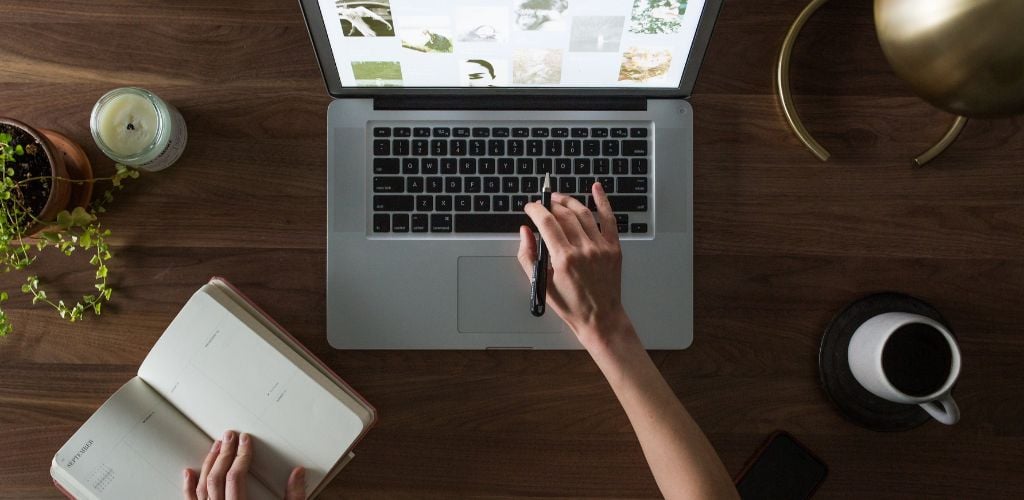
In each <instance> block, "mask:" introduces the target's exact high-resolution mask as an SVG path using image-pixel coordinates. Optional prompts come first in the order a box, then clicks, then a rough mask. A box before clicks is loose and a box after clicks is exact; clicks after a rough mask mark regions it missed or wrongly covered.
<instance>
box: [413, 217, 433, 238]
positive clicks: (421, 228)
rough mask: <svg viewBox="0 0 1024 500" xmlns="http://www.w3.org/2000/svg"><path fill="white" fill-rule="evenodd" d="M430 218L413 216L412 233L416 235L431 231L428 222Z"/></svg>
mask: <svg viewBox="0 0 1024 500" xmlns="http://www.w3.org/2000/svg"><path fill="white" fill-rule="evenodd" d="M429 220H430V218H429V217H428V216H427V214H412V232H414V233H425V232H427V230H429V229H430V226H429V225H428V224H429V223H428V221H429Z"/></svg>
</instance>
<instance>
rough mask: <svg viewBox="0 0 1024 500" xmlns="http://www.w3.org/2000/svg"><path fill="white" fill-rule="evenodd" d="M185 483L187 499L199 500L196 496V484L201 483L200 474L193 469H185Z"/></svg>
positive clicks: (184, 489)
mask: <svg viewBox="0 0 1024 500" xmlns="http://www.w3.org/2000/svg"><path fill="white" fill-rule="evenodd" d="M184 475H185V478H184V481H183V482H184V484H183V486H182V488H183V490H182V493H184V494H185V500H198V497H197V496H196V485H197V484H199V476H198V475H197V474H196V471H194V470H192V469H185V474H184Z"/></svg>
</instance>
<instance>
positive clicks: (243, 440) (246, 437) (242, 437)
mask: <svg viewBox="0 0 1024 500" xmlns="http://www.w3.org/2000/svg"><path fill="white" fill-rule="evenodd" d="M238 441H239V442H241V443H242V444H249V433H247V432H243V433H242V434H241V435H239V436H238Z"/></svg>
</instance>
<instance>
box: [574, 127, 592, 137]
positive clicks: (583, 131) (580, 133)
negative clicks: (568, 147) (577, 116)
mask: <svg viewBox="0 0 1024 500" xmlns="http://www.w3.org/2000/svg"><path fill="white" fill-rule="evenodd" d="M570 135H572V136H573V137H589V136H590V129H587V128H583V127H574V128H573V129H572V131H571V132H570Z"/></svg>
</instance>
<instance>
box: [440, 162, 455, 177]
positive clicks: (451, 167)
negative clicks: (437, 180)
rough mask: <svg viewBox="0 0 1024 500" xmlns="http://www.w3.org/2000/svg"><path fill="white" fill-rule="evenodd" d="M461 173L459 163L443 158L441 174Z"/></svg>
mask: <svg viewBox="0 0 1024 500" xmlns="http://www.w3.org/2000/svg"><path fill="white" fill-rule="evenodd" d="M458 172H459V162H458V160H456V159H455V158H441V173H442V174H444V175H455V174H457V173H458Z"/></svg>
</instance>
